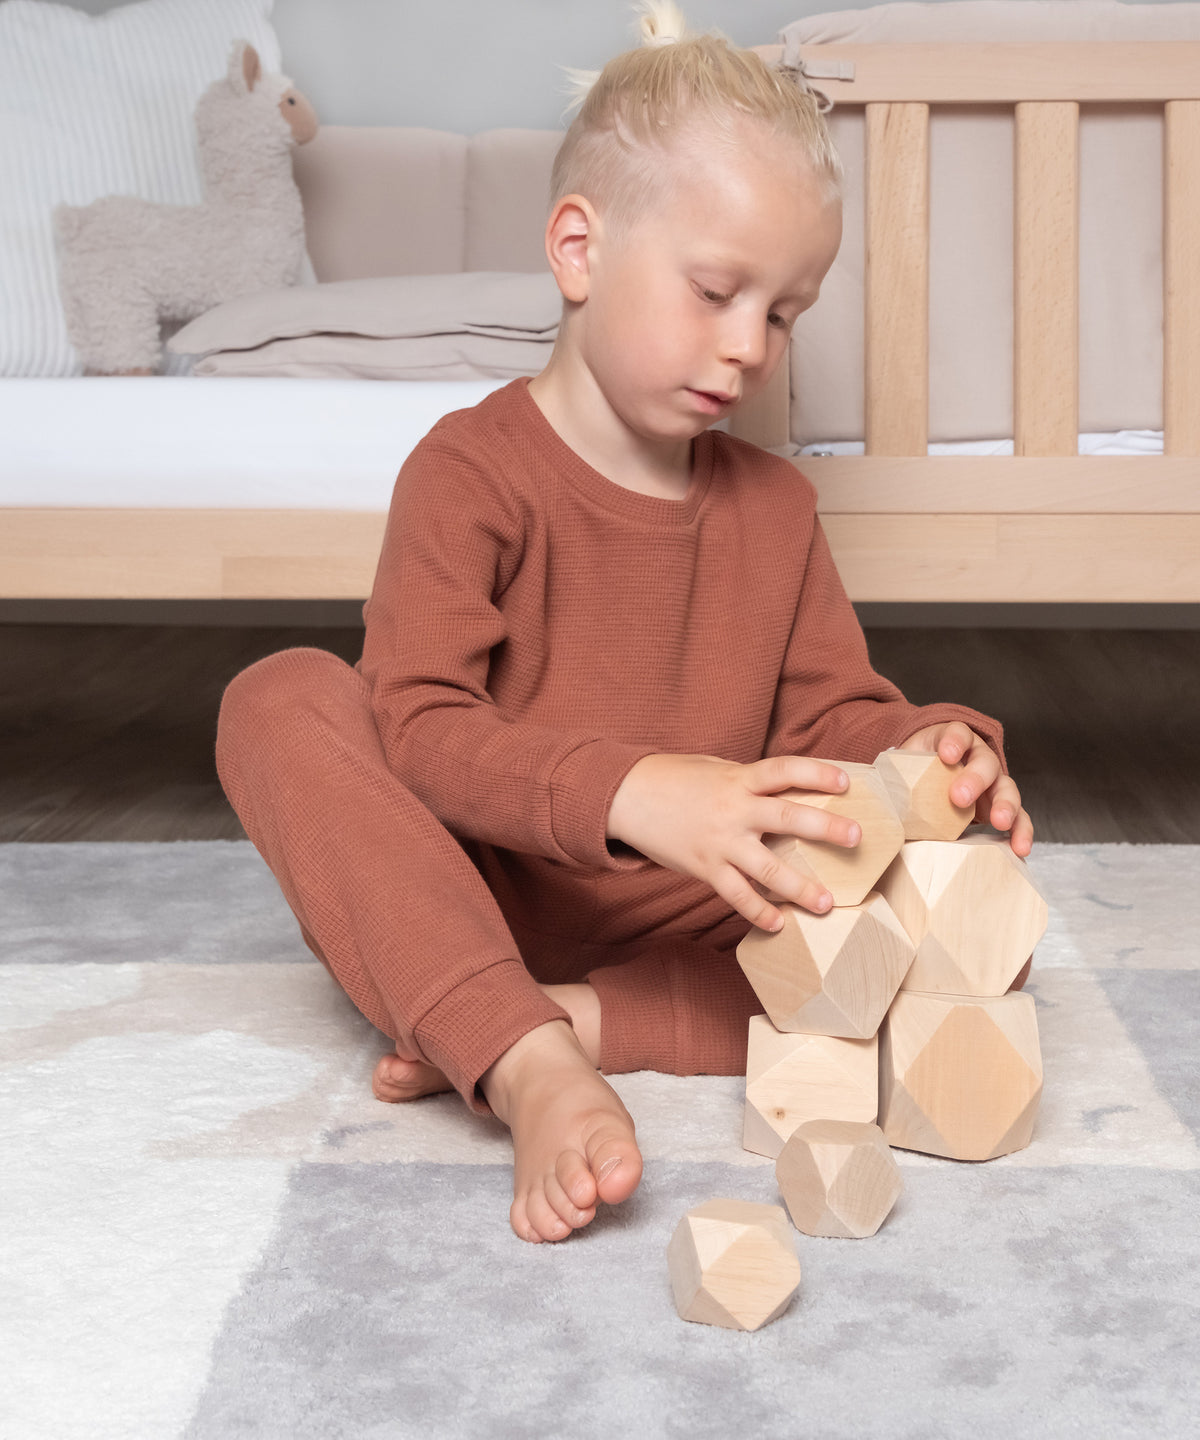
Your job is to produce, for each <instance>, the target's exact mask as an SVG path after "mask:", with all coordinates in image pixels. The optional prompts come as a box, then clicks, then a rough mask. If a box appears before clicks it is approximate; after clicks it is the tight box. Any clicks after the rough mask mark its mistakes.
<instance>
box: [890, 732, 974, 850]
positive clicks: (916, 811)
mask: <svg viewBox="0 0 1200 1440" xmlns="http://www.w3.org/2000/svg"><path fill="white" fill-rule="evenodd" d="M962 768H963V767H962V766H961V765H947V764H946V762H945V761H944V760H942V759H941V757H940V756H938V755H923V754H921V753H920V752H919V751H915V750H885V751H883V753H882V754H880V755H877V756H876V757H875V769H876V770H877V771H878V772H879V778H880V779H881V780H882V781H883V783H884V785H885V786H886V787H887V792H888V798H889V799H890V800H891V802H892V805H893V806H894V807H895V810H896V814H897V815H898V816H899V817H900V823H901V825H903V827H904V838H905V840H957V839H958V837H959V836H960V835H961V834H962V832H963V831H964V830H965V829H966V828H967V826H968V825H969V824H970V823H971V821H972V820H973V819H974V818H975V807H974V805H956V804H955V803H954V801H953V800H951V799H950V787H951V786H952V785H953V784H954V782H955V781H956V780H957V779H958V778H959V777H960V776H961V774H962Z"/></svg>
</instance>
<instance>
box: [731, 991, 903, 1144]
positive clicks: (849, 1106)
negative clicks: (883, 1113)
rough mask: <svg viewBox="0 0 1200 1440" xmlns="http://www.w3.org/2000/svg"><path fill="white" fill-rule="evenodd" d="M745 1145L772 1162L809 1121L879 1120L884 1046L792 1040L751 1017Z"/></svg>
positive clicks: (874, 1042)
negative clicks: (880, 1067) (794, 1133)
mask: <svg viewBox="0 0 1200 1440" xmlns="http://www.w3.org/2000/svg"><path fill="white" fill-rule="evenodd" d="M747 1043H748V1048H747V1055H746V1118H745V1125H744V1128H743V1131H742V1145H743V1148H744V1149H746V1150H752V1151H753V1152H754V1153H755V1154H756V1155H769V1156H770V1157H771V1159H772V1160H774V1159H775V1157H776V1156H777V1155H778V1154H779V1152H780V1151H781V1150H782V1149H783V1147H784V1143H785V1142H786V1141H787V1139H788V1138H789V1137H790V1135H791V1133H792V1131H793V1130H794V1129H795V1128H796V1126H797V1125H803V1123H804V1122H805V1121H806V1120H822V1119H827V1118H832V1119H834V1120H874V1119H875V1116H876V1114H877V1113H878V1109H879V1041H878V1037H876V1036H872V1038H871V1039H870V1040H843V1039H837V1038H834V1037H832V1036H829V1035H789V1034H783V1033H782V1032H780V1031H779V1030H776V1028H775V1027H774V1025H772V1024H771V1022H770V1020H769V1019H768V1018H767V1017H766V1016H765V1015H752V1016H751V1017H750V1032H749V1038H748V1042H747Z"/></svg>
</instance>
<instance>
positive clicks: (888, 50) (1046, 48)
mask: <svg viewBox="0 0 1200 1440" xmlns="http://www.w3.org/2000/svg"><path fill="white" fill-rule="evenodd" d="M754 48H755V50H756V51H757V52H758V54H760V55H762V56H763V58H764V59H765V60H767V61H768V62H771V63H777V62H778V61H779V60H781V59H782V58H783V46H782V45H756V46H755V47H754ZM796 54H797V55H798V56H800V57H801V58H802V59H809V60H812V61H814V62H815V63H816V64H818V65H827V64H829V63H831V62H838V61H841V62H848V63H850V64H851V65H853V66H854V78H853V79H851V80H839V79H826V78H825V77H823V76H821V77H817V78H814V79H813V81H812V84H813V85H814V86H816V88H817V89H818V90H821V91H823V92H824V93H825V94H826V95H827V96H828V97H829V98H830V100H832V101H833V103H834V104H835V105H865V104H868V103H876V102H879V103H896V102H906V101H914V100H916V101H921V102H922V103H926V104H931V105H997V104H1015V103H1016V102H1017V101H1026V100H1076V101H1083V102H1086V103H1091V104H1097V103H1101V102H1106V101H1116V102H1126V103H1138V102H1145V101H1166V100H1200V41H1196V40H1172V41H1162V40H1121V41H1111V40H1080V41H1050V40H1038V41H1030V42H1026V43H1019V44H1010V43H1007V42H999V41H992V40H989V41H974V42H938V43H928V44H927V43H924V42H921V43H915V44H914V43H905V44H899V45H897V44H882V45H843V44H841V43H840V42H838V41H834V42H830V43H826V44H819V45H800V46H798V47H796Z"/></svg>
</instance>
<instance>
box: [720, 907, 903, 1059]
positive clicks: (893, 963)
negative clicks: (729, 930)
mask: <svg viewBox="0 0 1200 1440" xmlns="http://www.w3.org/2000/svg"><path fill="white" fill-rule="evenodd" d="M779 909H780V910H781V911H782V912H783V918H784V925H783V929H782V930H779V931H776V932H774V933H773V934H772V933H768V932H767V931H765V930H760V929H759V928H758V927H757V926H755V927H753V928H752V929H751V930H750V931H749V933H748V934H747V935H746V937H745V939H744V940H742V942H741V943H740V944H739V945H738V947H737V960H738V964H739V965H740V966H741V967H742V970H743V972H744V974H745V976H746V979H747V980H749V982H750V984H751V985H752V986H753V988H754V993H755V994H756V995H757V996H758V998H759V1000H760V1001H761V1002H762V1006H763V1009H764V1010H766V1012H767V1015H768V1016H769V1017H770V1020H771V1023H772V1024H773V1025H774V1026H775V1028H776V1029H777V1030H786V1031H793V1032H803V1033H805V1034H809V1035H839V1036H845V1037H848V1038H850V1039H856V1040H867V1039H870V1037H871V1036H872V1035H874V1034H875V1033H876V1031H877V1030H878V1029H879V1025H880V1022H881V1021H882V1019H883V1017H884V1015H886V1014H887V1008H888V1006H889V1005H890V1004H891V1003H892V1000H893V998H894V996H895V994H896V991H897V990H898V989H899V988H900V982H901V981H902V980H903V979H904V977H905V975H906V974H907V972H908V967H909V966H910V965H911V964H912V959H913V955H914V954H915V953H916V950H915V947H914V946H913V944H912V942H911V941H910V940H909V938H908V934H907V932H906V931H905V929H904V927H903V926H902V925H901V924H900V921H899V920H898V919H897V918H896V916H895V915H894V914H893V913H892V910H891V907H890V906H889V905H888V903H887V901H886V900H884V898H883V896H882V895H879V894H877V893H876V892H874V891H872V892H871V893H870V894H869V895H867V896H866V898H865V899H864V900H863V901H862V903H861V904H859V905H844V906H837V907H835V908H834V909H832V910H830V911H828V912H827V913H826V914H824V915H814V914H812V913H811V911H808V910H803V909H801V908H800V906H799V905H789V904H786V903H784V904H782V905H780V907H779Z"/></svg>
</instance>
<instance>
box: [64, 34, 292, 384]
mask: <svg viewBox="0 0 1200 1440" xmlns="http://www.w3.org/2000/svg"><path fill="white" fill-rule="evenodd" d="M196 132H197V138H198V141H199V149H200V168H201V171H202V173H203V176H204V196H205V198H204V203H203V204H201V205H158V204H155V203H154V202H153V201H150V200H143V199H141V198H139V197H138V196H135V195H106V196H105V197H104V198H103V199H102V200H95V201H93V202H92V203H91V204H90V205H82V206H74V205H59V206H57V207H56V208H55V211H54V230H55V238H56V240H57V245H58V265H59V290H60V293H61V296H62V303H63V310H64V312H65V314H66V320H67V331H68V333H69V335H70V337H71V343H72V344H73V345H74V347H75V349H76V351H77V353H78V354H79V357H80V359H81V360H82V361H83V363H84V367H85V373H89V374H100V375H150V374H153V373H154V371H155V370H156V368H157V366H158V362H159V360H160V358H161V355H162V347H161V337H160V334H159V322H160V321H162V320H179V321H184V320H191V319H194V318H195V317H196V316H197V315H201V314H203V313H204V311H206V310H211V309H212V308H213V306H214V305H220V304H221V303H222V302H223V301H225V300H232V299H234V297H235V296H238V295H248V294H252V293H253V292H255V291H257V290H272V289H276V288H278V287H280V286H283V285H294V284H296V282H297V281H298V280H299V279H300V275H301V267H302V265H303V263H304V212H303V210H302V209H301V205H300V192H299V190H298V189H297V188H296V182H295V181H294V180H293V179H292V155H291V151H292V146H293V145H303V144H304V143H305V142H306V141H308V140H311V139H312V137H313V136H314V135H315V134H316V133H317V117H316V113H315V111H314V110H313V107H312V105H311V104H309V102H308V100H306V99H305V97H304V96H303V95H301V94H299V93H298V92H297V91H296V90H294V89H293V88H292V82H291V81H290V80H289V79H288V78H287V76H286V75H264V74H263V73H262V65H261V63H260V61H259V58H258V52H257V51H256V50H255V49H254V47H253V45H251V44H250V43H249V41H246V40H237V41H235V42H234V46H233V52H232V54H231V56H230V60H229V70H228V72H227V74H226V75H225V76H224V78H223V79H221V80H217V81H215V82H214V83H213V84H212V85H210V86H209V87H208V89H207V90H206V91H205V92H204V94H203V95H202V96H201V97H200V99H199V101H198V102H197V104H196Z"/></svg>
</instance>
